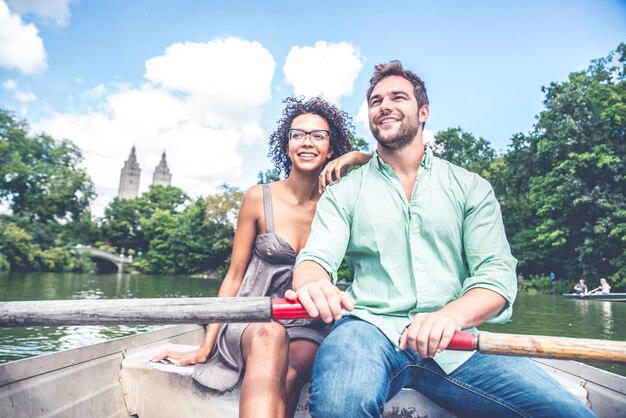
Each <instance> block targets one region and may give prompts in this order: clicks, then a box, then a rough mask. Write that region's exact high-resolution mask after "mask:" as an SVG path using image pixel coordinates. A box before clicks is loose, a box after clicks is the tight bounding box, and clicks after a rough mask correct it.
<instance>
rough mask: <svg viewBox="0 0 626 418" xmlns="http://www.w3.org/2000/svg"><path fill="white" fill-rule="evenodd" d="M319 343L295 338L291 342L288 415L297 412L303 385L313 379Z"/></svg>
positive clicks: (288, 371) (287, 390) (288, 372)
mask: <svg viewBox="0 0 626 418" xmlns="http://www.w3.org/2000/svg"><path fill="white" fill-rule="evenodd" d="M318 347H319V345H317V343H315V342H313V341H309V340H295V341H292V342H291V343H290V344H289V368H288V370H287V388H286V392H287V416H289V417H292V416H293V415H294V414H295V412H296V407H297V406H298V400H299V399H300V391H301V390H302V386H304V384H305V383H306V382H308V381H309V380H310V379H311V366H312V365H313V360H314V359H315V353H316V352H317V349H318Z"/></svg>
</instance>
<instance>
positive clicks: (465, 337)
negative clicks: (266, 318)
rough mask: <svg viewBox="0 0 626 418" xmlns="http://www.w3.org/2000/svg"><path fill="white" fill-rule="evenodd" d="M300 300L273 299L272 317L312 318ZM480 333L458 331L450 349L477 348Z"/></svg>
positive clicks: (469, 349)
mask: <svg viewBox="0 0 626 418" xmlns="http://www.w3.org/2000/svg"><path fill="white" fill-rule="evenodd" d="M310 318H311V316H310V315H309V314H308V312H307V311H306V309H304V307H302V305H301V304H300V301H298V300H290V299H284V298H279V299H272V319H310ZM477 339H478V335H476V334H472V333H471V332H464V331H456V332H455V333H454V336H453V337H452V340H451V341H450V344H448V350H462V351H472V350H476V348H477V345H478V344H477V341H478V340H477Z"/></svg>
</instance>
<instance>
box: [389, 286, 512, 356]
mask: <svg viewBox="0 0 626 418" xmlns="http://www.w3.org/2000/svg"><path fill="white" fill-rule="evenodd" d="M506 303H507V302H506V299H504V298H503V297H502V296H501V295H500V294H498V293H496V292H494V291H492V290H488V289H483V288H478V287H477V288H474V289H471V290H469V291H467V292H466V293H465V294H464V295H463V296H461V297H460V298H458V299H455V300H453V301H452V302H450V303H448V304H447V305H446V306H444V307H443V308H441V309H440V310H438V311H435V312H429V313H419V314H417V315H416V316H415V318H413V321H412V322H411V325H410V326H409V327H408V328H407V330H406V332H404V333H403V334H402V337H401V339H400V349H401V350H405V349H406V348H407V347H410V348H411V349H412V350H413V351H415V352H416V353H418V354H419V355H421V356H422V357H433V356H434V355H435V354H436V353H439V352H441V351H443V350H445V349H446V347H448V344H450V340H452V336H453V335H454V332H455V331H460V330H462V329H467V328H472V327H475V326H477V325H480V324H482V323H484V322H485V321H486V320H487V319H489V318H491V317H492V316H494V315H496V314H497V313H498V312H500V311H501V310H502V308H504V306H505V305H506Z"/></svg>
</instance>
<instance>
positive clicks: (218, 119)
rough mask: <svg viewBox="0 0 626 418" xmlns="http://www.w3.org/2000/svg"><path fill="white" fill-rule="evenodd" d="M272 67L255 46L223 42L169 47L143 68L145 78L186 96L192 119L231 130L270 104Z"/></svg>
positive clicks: (268, 57)
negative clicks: (266, 103)
mask: <svg viewBox="0 0 626 418" xmlns="http://www.w3.org/2000/svg"><path fill="white" fill-rule="evenodd" d="M275 66H276V64H275V62H274V59H273V58H272V55H271V54H270V52H269V51H268V50H267V49H265V48H264V47H263V46H262V45H261V44H260V43H259V42H249V41H245V40H243V39H238V38H226V39H217V40H215V41H211V42H206V43H193V42H185V43H176V44H173V45H171V46H169V47H168V48H167V50H166V51H165V54H164V55H161V56H159V57H155V58H151V59H149V60H148V61H147V62H146V73H145V77H146V78H147V79H148V80H150V81H152V82H154V83H158V84H160V85H162V86H163V87H164V88H166V89H168V90H172V91H177V92H182V93H185V94H187V95H188V96H189V101H190V102H193V108H194V110H195V111H196V112H197V114H196V117H198V118H199V119H204V121H205V122H206V123H208V124H209V125H211V126H213V127H216V126H234V125H238V124H240V123H242V122H243V121H244V120H245V119H247V118H249V117H250V116H249V115H246V113H248V112H253V113H254V114H255V116H257V115H258V113H259V111H260V106H261V105H262V104H264V103H265V102H267V101H268V100H269V99H270V97H271V82H272V77H273V75H274V69H275Z"/></svg>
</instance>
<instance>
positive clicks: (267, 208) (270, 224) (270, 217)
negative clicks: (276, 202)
mask: <svg viewBox="0 0 626 418" xmlns="http://www.w3.org/2000/svg"><path fill="white" fill-rule="evenodd" d="M261 187H262V188H263V211H264V213H265V233H267V234H270V233H273V232H274V210H273V209H272V192H271V190H270V185H269V184H263V185H261Z"/></svg>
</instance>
